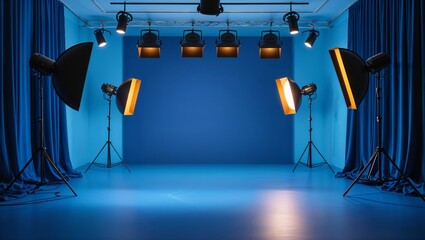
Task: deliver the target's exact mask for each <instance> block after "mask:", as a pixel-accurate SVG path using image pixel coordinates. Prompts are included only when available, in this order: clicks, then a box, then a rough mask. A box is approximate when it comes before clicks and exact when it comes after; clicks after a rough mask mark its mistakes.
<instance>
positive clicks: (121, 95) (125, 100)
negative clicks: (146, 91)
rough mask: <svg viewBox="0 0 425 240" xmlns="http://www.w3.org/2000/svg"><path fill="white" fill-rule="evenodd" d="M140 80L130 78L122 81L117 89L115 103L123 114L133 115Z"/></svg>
mask: <svg viewBox="0 0 425 240" xmlns="http://www.w3.org/2000/svg"><path fill="white" fill-rule="evenodd" d="M141 84H142V81H141V80H139V79H136V78H130V79H128V80H126V81H125V82H123V83H122V84H121V85H120V86H119V87H118V90H117V97H116V103H117V108H118V110H119V111H120V112H121V113H122V114H123V115H125V116H128V115H133V114H134V110H135V109H136V103H137V97H138V95H139V89H140V85H141Z"/></svg>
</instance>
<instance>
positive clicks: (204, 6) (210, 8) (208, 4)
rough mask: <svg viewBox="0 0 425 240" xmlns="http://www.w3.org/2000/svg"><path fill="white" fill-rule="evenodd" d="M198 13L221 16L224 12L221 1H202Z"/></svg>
mask: <svg viewBox="0 0 425 240" xmlns="http://www.w3.org/2000/svg"><path fill="white" fill-rule="evenodd" d="M197 10H198V12H200V13H202V14H205V15H216V16H218V15H220V13H222V12H223V6H222V5H221V3H220V0H201V2H200V3H199V5H198V8H197Z"/></svg>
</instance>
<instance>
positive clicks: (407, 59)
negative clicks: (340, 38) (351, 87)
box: [338, 0, 425, 194]
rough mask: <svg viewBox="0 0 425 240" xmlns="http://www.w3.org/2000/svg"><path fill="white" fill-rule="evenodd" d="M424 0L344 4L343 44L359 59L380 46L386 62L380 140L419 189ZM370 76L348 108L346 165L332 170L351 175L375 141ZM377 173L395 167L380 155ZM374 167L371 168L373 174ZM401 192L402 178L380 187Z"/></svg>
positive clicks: (424, 104)
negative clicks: (346, 14)
mask: <svg viewBox="0 0 425 240" xmlns="http://www.w3.org/2000/svg"><path fill="white" fill-rule="evenodd" d="M424 16H425V2H424V1H423V0H411V1H404V0H376V1H368V0H359V1H358V2H357V3H356V4H354V5H353V6H352V7H350V9H349V20H348V48H349V49H351V50H353V51H354V52H356V53H358V54H359V55H360V56H362V57H363V58H364V59H367V58H369V57H371V56H373V55H374V54H377V53H380V52H385V53H387V54H389V55H390V57H391V65H390V66H389V68H388V69H387V70H386V71H385V72H384V73H383V80H382V92H381V95H382V97H383V98H382V101H381V104H382V105H381V106H382V132H383V134H382V146H383V147H384V148H385V149H386V150H387V152H388V154H389V156H390V157H391V158H392V159H393V160H394V161H395V163H396V164H397V166H399V168H400V169H401V170H402V171H403V172H404V173H405V175H406V176H407V177H409V178H410V179H411V180H412V181H414V182H415V183H416V184H415V185H416V187H417V188H418V190H419V191H420V192H421V193H422V194H424V193H425V187H424V184H423V182H424V179H425V164H424V163H425V156H424V150H425V147H424V143H425V141H424V136H425V135H424V126H423V125H424V124H423V123H424V120H425V97H424V94H423V93H424V92H425V91H424V90H425V70H424V69H425V68H424V66H425V17H424ZM375 87H376V79H375V76H373V75H371V76H370V85H369V91H368V93H367V95H366V97H365V99H364V100H363V102H362V103H361V105H360V107H359V109H358V110H357V111H356V110H354V111H352V110H349V111H348V122H347V142H346V149H347V150H346V165H345V167H344V169H343V171H342V173H339V174H338V176H342V177H348V178H354V177H356V176H357V175H358V174H359V172H360V170H361V169H363V167H364V166H365V165H366V163H367V162H368V160H369V158H370V157H371V155H372V153H373V152H374V151H375V149H376V146H377V133H376V130H377V129H376V102H375V101H376V95H375ZM382 159H383V160H382V169H383V176H384V177H388V178H396V177H397V171H396V169H395V168H394V167H393V166H392V165H391V164H390V163H389V162H388V161H386V160H384V159H385V158H384V156H382ZM376 172H377V171H375V172H374V173H375V174H376ZM383 188H384V189H385V190H392V191H398V192H404V193H412V192H413V189H412V188H411V187H410V186H409V185H408V184H407V183H406V182H400V183H397V182H390V183H388V184H385V185H384V187H383Z"/></svg>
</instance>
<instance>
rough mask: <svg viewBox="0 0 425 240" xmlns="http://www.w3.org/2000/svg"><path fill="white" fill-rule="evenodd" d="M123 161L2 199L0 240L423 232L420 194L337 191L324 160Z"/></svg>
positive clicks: (424, 207)
mask: <svg viewBox="0 0 425 240" xmlns="http://www.w3.org/2000/svg"><path fill="white" fill-rule="evenodd" d="M129 167H130V169H131V171H132V172H131V173H128V171H127V170H126V169H125V168H124V167H123V166H117V167H114V168H111V169H105V168H99V167H92V168H91V169H90V170H89V171H88V172H87V173H86V174H84V177H83V178H82V179H72V180H71V181H70V183H71V185H72V187H73V188H74V189H75V190H76V191H77V193H78V196H77V197H71V196H72V193H71V192H70V191H69V189H68V188H67V187H66V185H63V186H60V187H59V188H54V187H50V186H46V188H47V189H46V190H45V191H43V192H39V193H37V194H33V195H31V196H29V197H26V198H24V199H20V200H18V201H16V200H15V201H8V202H6V203H4V202H3V205H2V206H1V207H0V227H1V232H0V237H1V239H2V240H6V239H43V240H48V239H55V240H56V239H105V240H107V239H120V240H121V239H123V240H124V239H147V240H150V239H182V240H191V239H199V240H208V239H214V240H218V239H220V240H223V239H238V240H239V239H241V240H250V239H259V240H277V239H279V240H281V239H297V240H303V239H326V240H329V239H397V240H398V239H423V229H424V228H425V203H424V202H422V200H421V199H419V198H415V197H409V196H404V195H403V194H399V193H389V192H382V191H380V189H379V188H377V187H371V186H365V185H361V184H357V185H355V186H354V188H353V189H352V190H351V191H350V192H349V194H348V195H349V196H348V197H343V196H342V193H343V192H344V190H345V189H346V188H347V187H348V186H349V184H350V183H351V181H349V180H344V179H337V178H334V176H333V174H332V172H330V170H329V169H328V168H327V167H326V166H323V167H318V168H313V169H309V168H306V167H304V166H299V167H298V168H297V170H296V171H295V173H293V172H292V168H293V165H231V166H224V165H182V166H179V165H159V166H144V165H140V166H135V165H130V166H129ZM81 170H85V169H81ZM48 188H50V189H48ZM55 192H60V194H59V195H58V196H55V194H54V193H55ZM34 200H36V201H39V202H38V203H30V202H31V201H34ZM45 200H49V201H45ZM19 203H22V204H19ZM5 204H6V205H8V206H5ZM14 204H18V205H14ZM11 205H14V206H11Z"/></svg>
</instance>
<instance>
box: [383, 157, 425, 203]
mask: <svg viewBox="0 0 425 240" xmlns="http://www.w3.org/2000/svg"><path fill="white" fill-rule="evenodd" d="M382 153H383V154H384V156H385V157H386V158H387V159H388V161H389V162H390V163H391V164H392V165H393V166H394V167H395V169H396V170H397V172H398V173H399V174H400V175H401V178H402V179H404V180H406V182H407V183H408V184H409V185H410V186H411V187H412V188H413V191H414V192H415V193H416V194H417V195H418V196H419V197H420V198H421V199H422V200H423V201H425V198H424V195H422V194H421V193H420V192H419V191H418V189H417V188H416V187H415V186H414V185H413V183H412V182H411V181H410V180H409V179H408V178H407V177H406V175H404V173H403V172H402V171H401V169H400V168H399V167H398V166H397V164H395V162H394V161H393V160H392V159H391V158H390V156H389V155H388V153H387V152H386V151H385V150H384V149H382Z"/></svg>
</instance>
